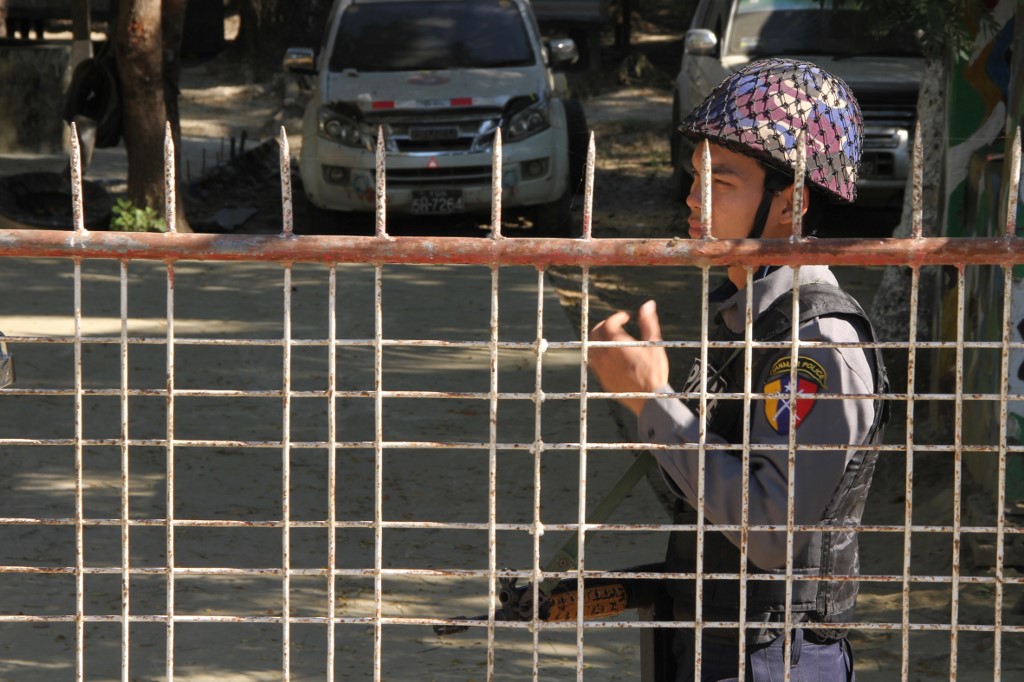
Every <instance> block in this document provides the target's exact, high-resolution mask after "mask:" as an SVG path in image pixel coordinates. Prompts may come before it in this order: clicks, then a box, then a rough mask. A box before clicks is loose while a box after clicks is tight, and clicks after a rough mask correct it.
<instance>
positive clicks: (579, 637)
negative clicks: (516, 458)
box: [576, 265, 590, 682]
mask: <svg viewBox="0 0 1024 682" xmlns="http://www.w3.org/2000/svg"><path fill="white" fill-rule="evenodd" d="M581 274H582V282H581V294H582V298H583V301H582V303H583V305H582V307H581V308H580V454H579V457H580V459H579V472H580V478H579V508H578V511H577V524H578V528H579V531H578V532H577V535H576V570H577V574H576V680H577V682H583V618H584V615H583V614H584V607H585V606H586V605H585V604H584V600H583V595H584V589H585V585H584V580H583V568H584V560H585V556H584V549H585V543H586V527H585V526H586V522H587V400H588V395H587V392H588V391H589V390H590V388H589V384H588V382H587V378H588V375H587V365H588V363H589V361H590V266H589V265H584V266H583V268H582V273H581Z"/></svg>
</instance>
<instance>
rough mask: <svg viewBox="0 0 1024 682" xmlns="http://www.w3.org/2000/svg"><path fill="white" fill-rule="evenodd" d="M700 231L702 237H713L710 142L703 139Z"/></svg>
mask: <svg viewBox="0 0 1024 682" xmlns="http://www.w3.org/2000/svg"><path fill="white" fill-rule="evenodd" d="M700 232H701V238H702V239H714V238H715V235H713V234H711V143H710V142H708V141H707V140H704V143H703V145H702V149H701V163H700Z"/></svg>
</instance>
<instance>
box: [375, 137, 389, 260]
mask: <svg viewBox="0 0 1024 682" xmlns="http://www.w3.org/2000/svg"><path fill="white" fill-rule="evenodd" d="M376 149H377V152H376V164H375V165H376V180H375V183H374V190H375V194H374V208H375V212H376V226H375V228H376V229H375V232H376V235H377V239H380V240H383V239H385V238H386V237H387V236H388V230H387V215H388V206H387V203H388V202H387V198H388V192H387V173H386V172H385V154H384V126H378V127H377V147H376Z"/></svg>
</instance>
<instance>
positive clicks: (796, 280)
mask: <svg viewBox="0 0 1024 682" xmlns="http://www.w3.org/2000/svg"><path fill="white" fill-rule="evenodd" d="M798 158H799V157H798ZM790 319H791V320H793V325H792V328H791V329H790V346H789V388H788V389H787V390H786V392H787V393H788V394H789V395H787V396H786V400H787V401H788V402H789V407H788V410H789V414H788V415H786V418H787V419H788V420H789V447H788V452H787V457H786V607H785V630H784V631H783V633H782V637H783V640H782V660H783V666H782V667H783V669H784V670H785V673H784V675H783V679H784V680H785V682H789V680H790V679H791V676H790V669H789V668H790V661H791V660H792V656H793V637H792V634H793V632H792V631H793V559H794V557H793V538H794V526H795V525H796V449H797V443H796V426H797V424H796V416H797V404H796V401H797V397H796V394H797V388H798V387H799V383H798V379H797V368H798V367H799V357H800V266H798V265H797V266H793V307H792V313H791V316H790Z"/></svg>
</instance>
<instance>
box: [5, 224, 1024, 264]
mask: <svg viewBox="0 0 1024 682" xmlns="http://www.w3.org/2000/svg"><path fill="white" fill-rule="evenodd" d="M169 237H170V235H165V234H153V233H142V232H89V231H83V232H82V233H72V232H61V231H55V230H0V257H32V258H89V259H93V258H110V259H114V260H124V259H128V260H156V261H163V262H174V261H178V260H205V261H261V262H273V263H323V264H326V265H333V264H340V263H372V264H378V265H380V264H385V263H402V264H409V265H460V264H461V265H486V266H493V265H499V266H511V265H527V266H534V267H535V266H536V265H537V264H538V263H543V264H545V265H547V266H553V265H570V266H584V265H586V266H590V267H598V266H614V265H635V264H636V263H644V264H645V265H650V266H661V265H669V266H671V265H676V266H678V265H692V266H696V267H719V266H729V265H732V266H752V267H756V266H758V265H761V264H763V263H786V264H789V265H837V266H839V265H849V266H861V265H871V266H882V265H906V266H911V267H913V266H925V265H948V264H955V265H961V266H967V265H1016V264H1020V263H1022V262H1024V238H1021V237H970V238H966V237H931V238H925V239H919V240H918V239H898V238H888V239H820V240H806V241H802V242H800V244H799V246H796V245H794V244H791V243H790V242H789V240H785V239H764V240H757V239H753V240H726V239H723V240H710V239H703V240H702V239H591V240H583V239H572V240H566V239H561V240H560V239H543V238H523V239H502V240H491V239H479V238H474V237H394V238H391V237H389V238H387V239H374V238H373V237H341V236H319V235H318V236H314V235H304V236H301V237H294V238H292V239H282V238H281V237H279V236H266V235H213V234H181V233H179V234H177V235H174V237H173V238H169Z"/></svg>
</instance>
